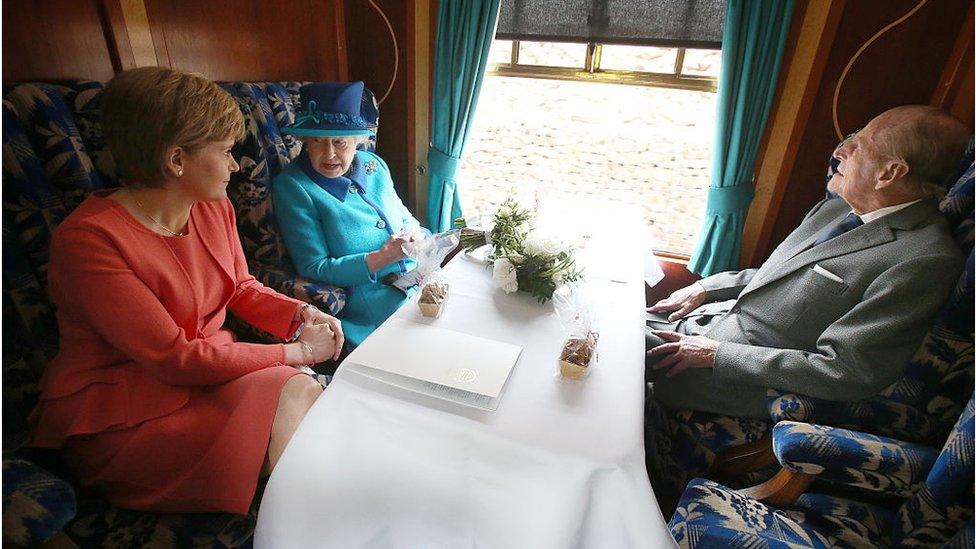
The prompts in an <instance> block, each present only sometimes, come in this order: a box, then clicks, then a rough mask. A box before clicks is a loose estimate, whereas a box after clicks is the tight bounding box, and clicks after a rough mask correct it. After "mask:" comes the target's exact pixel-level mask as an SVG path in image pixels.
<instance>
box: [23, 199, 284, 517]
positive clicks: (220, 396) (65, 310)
mask: <svg viewBox="0 0 976 549" xmlns="http://www.w3.org/2000/svg"><path fill="white" fill-rule="evenodd" d="M188 227H189V230H190V233H191V234H190V235H188V236H186V237H177V238H184V239H195V240H184V241H181V242H177V241H174V240H167V237H162V236H160V235H158V234H156V233H154V232H152V231H150V230H149V229H147V228H146V227H145V226H143V225H142V224H141V223H139V222H138V221H137V220H136V219H135V218H133V217H132V216H131V215H130V214H129V213H128V212H127V211H126V210H125V209H124V208H123V207H122V206H121V205H120V204H118V203H116V202H114V201H113V200H111V199H109V198H103V197H101V196H92V197H90V198H88V199H87V200H86V201H85V202H84V203H83V204H81V206H79V207H78V208H77V210H76V211H75V212H73V213H72V214H71V215H70V216H68V218H67V219H66V220H65V221H64V222H63V223H62V224H61V225H60V226H59V227H58V229H57V230H56V231H55V234H54V238H53V240H52V244H51V263H50V271H49V290H50V294H51V297H52V299H53V301H54V302H55V303H56V304H57V306H58V312H57V315H58V325H59V328H60V332H61V347H60V352H59V353H58V355H57V356H56V357H55V358H54V359H53V360H52V361H51V363H50V364H49V365H48V367H47V369H46V371H45V373H44V376H43V378H42V379H41V383H40V387H41V400H40V402H39V404H38V406H37V408H36V409H35V411H34V414H33V415H32V418H31V419H32V424H33V443H34V445H36V446H42V447H55V448H56V447H62V446H66V445H67V446H68V448H69V453H70V450H71V448H72V447H75V448H78V449H79V452H78V456H75V457H77V458H78V459H80V460H81V461H82V462H84V461H85V459H86V458H85V456H88V457H90V458H91V459H90V460H89V461H91V463H81V464H80V465H79V469H78V470H79V471H80V473H79V474H80V475H81V476H82V477H83V478H82V480H83V481H86V480H87V481H89V482H90V483H92V484H95V485H98V484H99V482H100V479H107V478H111V479H114V480H113V481H112V482H115V481H119V482H129V481H131V480H132V479H130V478H128V477H138V481H139V483H140V484H141V485H146V486H150V485H156V487H157V489H159V490H162V491H165V492H167V493H168V494H169V496H171V495H172V492H173V486H172V482H171V481H175V480H174V479H177V478H179V477H180V475H185V474H186V471H170V472H166V471H162V472H160V473H159V474H160V475H161V478H156V479H153V478H149V479H147V478H145V477H146V475H149V477H154V476H155V475H156V474H157V473H156V472H155V471H154V468H153V467H152V466H151V464H148V465H143V466H142V467H139V470H138V471H127V470H125V468H126V466H123V467H122V470H106V469H105V467H107V466H106V465H105V464H103V463H101V464H96V463H94V461H97V460H96V459H95V458H94V457H92V456H96V455H105V456H107V455H109V454H112V455H114V453H115V452H117V451H118V449H117V448H114V446H115V445H118V444H121V443H122V442H121V439H120V433H121V434H126V433H135V432H136V431H139V430H141V431H140V436H142V437H145V436H146V432H147V430H149V431H150V432H152V430H153V429H158V430H160V432H159V433H158V436H159V437H166V436H170V437H174V436H175V437H177V438H173V440H171V441H170V444H177V445H178V444H179V442H178V441H179V438H178V437H179V433H168V432H167V430H171V429H177V430H179V429H180V428H181V427H173V425H172V424H166V423H165V421H170V423H172V420H171V419H170V420H164V418H167V417H168V416H171V415H174V414H176V415H179V418H180V419H179V425H194V426H195V427H193V428H194V429H198V430H199V429H203V430H207V429H210V430H217V431H218V432H214V433H202V434H203V436H205V437H211V438H213V439H215V440H216V439H217V438H219V437H220V436H221V433H220V432H219V431H220V430H221V429H224V424H225V422H226V421H229V419H228V418H229V417H230V416H231V415H233V414H234V413H237V414H238V415H240V414H241V413H242V411H241V410H235V409H234V408H235V407H236V406H239V405H241V403H239V402H234V399H237V398H239V397H240V395H242V394H248V395H250V396H249V402H248V403H244V405H246V406H251V405H252V403H253V405H254V406H257V407H258V408H259V409H248V410H246V412H247V414H249V415H250V416H251V417H252V419H253V425H254V426H255V429H257V430H258V431H260V432H257V433H248V435H247V437H243V435H241V436H237V437H236V438H237V439H239V438H248V439H249V440H250V439H253V441H254V442H247V443H246V444H247V445H248V447H247V448H245V449H242V448H228V449H227V451H228V452H238V453H240V452H242V451H246V452H248V453H249V454H252V455H249V456H248V458H247V459H246V460H245V461H246V462H247V463H246V464H243V465H241V470H239V471H237V472H236V473H235V474H245V473H246V474H248V475H250V474H251V472H252V471H251V469H254V467H255V463H256V464H257V465H256V466H257V468H258V470H255V471H253V474H254V479H253V480H254V482H250V480H248V482H247V484H249V485H250V486H251V488H250V493H251V494H253V484H254V483H256V480H257V473H258V472H259V469H260V465H261V461H262V460H263V458H264V454H265V452H266V449H267V440H268V436H269V433H270V425H271V420H272V419H273V416H274V412H275V406H276V403H277V397H278V394H279V393H280V389H281V385H282V384H283V383H284V381H285V380H286V379H287V378H288V377H290V375H293V374H294V373H295V370H294V369H292V368H290V367H283V366H282V362H283V361H284V347H283V345H281V344H274V345H260V344H250V343H239V342H236V341H235V338H234V335H233V334H232V333H231V332H230V331H228V330H226V329H224V328H222V325H223V324H224V321H225V319H226V315H227V311H230V312H232V313H233V314H235V315H236V316H238V317H239V318H241V319H242V320H244V321H246V322H248V323H250V324H252V325H254V326H256V327H258V328H260V329H262V330H264V331H266V332H268V333H270V334H272V335H275V336H277V337H280V338H282V339H285V338H287V337H288V336H289V335H290V334H291V333H293V332H294V330H295V328H296V327H297V324H296V323H295V322H294V317H295V312H296V311H297V308H298V307H299V306H300V304H301V302H300V301H297V300H294V299H291V298H288V297H285V296H283V295H281V294H279V293H277V292H275V291H273V290H271V289H269V288H266V287H265V286H263V285H262V284H260V283H259V282H257V281H256V280H255V279H254V277H252V276H251V275H250V274H249V273H248V270H247V264H246V261H245V258H244V255H243V252H242V250H241V245H240V241H239V238H238V235H237V229H236V224H235V221H234V210H233V208H232V207H231V205H230V203H229V201H227V200H224V201H222V202H209V203H206V202H200V203H197V204H196V205H195V206H194V207H193V210H192V212H191V216H190V221H189V225H188ZM176 244H178V245H180V246H189V247H186V248H179V247H178V246H176ZM183 250H189V252H186V251H183ZM193 250H206V253H204V252H203V251H199V252H194V251H193ZM180 251H183V252H182V253H186V254H189V256H188V258H184V259H183V260H182V261H181V260H180V256H179V253H178V252H180ZM208 256H209V257H208ZM188 265H189V267H188ZM217 266H219V268H217ZM269 368H275V370H276V372H277V373H271V372H263V373H262V374H261V375H249V374H252V373H254V372H258V371H260V370H265V369H269ZM248 379H254V380H255V381H254V382H253V383H257V380H258V379H260V380H262V381H261V387H260V392H261V393H262V396H261V397H259V398H258V397H255V396H254V390H253V389H247V390H243V392H242V389H241V387H242V384H243V385H246V384H247V383H248V382H247V381H246V380H248ZM269 379H270V381H269ZM228 385H235V387H236V388H235V389H233V390H228V391H224V392H223V393H222V392H221V391H222V389H223V388H224V386H228ZM265 387H266V389H265ZM264 393H267V394H264ZM230 395H236V396H230ZM214 399H216V400H214ZM228 399H230V401H228ZM203 402H206V403H207V404H200V405H199V406H198V403H203ZM215 409H216V410H221V412H219V413H217V412H213V410H215ZM194 410H201V412H199V413H198V412H195V411H194ZM200 414H204V415H207V417H204V418H201V417H199V416H200ZM221 414H223V415H221ZM211 416H212V417H211ZM154 426H155V427H154ZM100 433H110V436H109V435H106V436H105V437H102V438H101V439H100V438H99V436H98V434H100ZM197 434H198V435H199V434H201V433H197ZM224 435H226V433H225V434H224ZM154 436H155V435H154ZM123 438H124V437H123ZM228 439H230V440H234V439H235V437H233V436H230V437H228ZM108 440H111V441H112V442H111V443H110V446H113V448H103V447H102V446H104V445H105V443H106V442H105V441H108ZM133 440H134V439H133ZM79 441H80V442H79ZM79 444H82V446H83V447H82V446H79ZM93 444H94V446H92V445H93ZM73 445H74V446H73ZM255 445H257V446H260V447H256V448H250V446H255ZM129 446H132V445H131V444H129V445H127V446H126V448H127V450H126V451H127V452H128V451H132V452H134V454H133V455H134V456H137V457H139V460H144V459H150V460H151V459H152V456H151V455H150V456H139V453H140V450H139V448H129ZM164 447H165V446H164ZM154 451H159V450H158V449H156V450H154ZM187 451H190V450H187ZM193 452H209V453H213V449H202V448H200V449H196V450H193ZM177 453H179V452H177ZM69 457H70V456H69ZM124 457H125V456H122V458H124ZM197 457H200V456H197ZM122 458H118V459H115V461H116V462H124V461H125V460H124V459H122ZM113 459H114V458H113ZM180 459H194V456H192V455H190V456H181V457H180ZM93 460H94V461H93ZM139 460H136V462H139ZM217 462H220V459H217V460H215V463H217ZM113 467H115V466H113ZM109 469H111V467H110V468H109ZM115 469H118V467H115ZM200 474H201V475H202V478H206V475H207V471H201V472H200ZM166 475H170V476H172V477H173V479H169V478H163V477H166ZM86 477H87V478H86ZM119 479H121V480H119ZM202 488H203V489H204V491H205V490H206V489H207V487H206V486H204V487H202ZM244 492H247V490H246V489H245V490H244ZM156 495H158V494H156ZM130 496H131V497H130ZM169 496H167V497H169ZM217 496H218V499H222V500H223V499H227V497H230V496H228V495H227V494H217ZM224 496H227V497H224ZM194 497H196V496H194ZM247 497H248V495H247V494H239V495H235V496H233V497H231V499H234V501H235V503H233V504H232V505H230V507H233V509H229V508H228V505H225V504H223V503H221V504H217V505H216V506H208V504H204V505H202V509H204V510H206V509H210V508H213V509H214V510H234V511H237V512H243V511H245V510H246V508H247V505H246V502H244V507H243V509H241V508H240V505H241V501H240V500H241V499H247ZM109 499H113V498H112V497H111V494H109ZM164 499H165V498H164ZM177 499H179V498H177ZM190 499H193V498H190ZM170 500H172V498H170ZM160 501H161V500H160V499H159V498H158V497H154V496H152V495H149V496H147V495H146V494H138V495H136V496H132V495H131V494H130V495H124V494H123V495H121V496H118V497H116V498H115V502H116V503H117V504H120V505H128V506H134V507H144V508H157V509H160V510H169V509H173V510H198V509H196V508H191V509H183V508H180V507H181V504H179V503H177V504H175V507H174V504H172V502H170V503H163V504H160ZM248 501H249V499H248ZM190 507H195V506H194V505H190Z"/></svg>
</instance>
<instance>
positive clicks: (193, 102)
mask: <svg viewBox="0 0 976 549" xmlns="http://www.w3.org/2000/svg"><path fill="white" fill-rule="evenodd" d="M102 128H103V130H104V131H105V137H106V141H107V142H108V147H109V150H110V151H111V152H112V158H113V159H114V160H115V166H116V171H117V175H118V177H119V180H120V181H121V182H122V183H123V184H124V185H126V186H127V187H160V186H162V184H163V182H164V181H165V172H164V166H165V165H166V151H167V150H168V149H170V148H171V147H182V148H183V149H185V150H187V151H188V152H193V151H195V150H197V149H199V148H200V147H203V146H205V145H207V144H208V143H212V142H214V141H218V140H221V139H230V138H233V139H234V140H235V141H238V140H240V139H241V138H242V137H243V136H244V117H243V115H242V114H241V110H240V108H239V107H238V106H237V102H236V101H234V98H233V97H231V96H230V94H229V93H227V92H226V91H224V90H222V89H220V87H219V86H217V84H214V83H213V82H212V81H210V80H207V79H206V78H203V77H202V76H199V75H196V74H189V73H185V72H180V71H177V70H173V69H166V68H162V67H142V68H138V69H132V70H128V71H125V72H122V73H120V74H118V75H116V76H115V78H113V79H112V80H111V81H110V82H109V83H108V85H107V86H106V87H105V92H104V95H103V96H102Z"/></svg>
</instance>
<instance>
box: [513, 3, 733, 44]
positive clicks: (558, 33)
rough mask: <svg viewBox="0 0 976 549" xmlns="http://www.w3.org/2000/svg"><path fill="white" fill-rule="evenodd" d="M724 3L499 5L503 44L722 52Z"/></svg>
mask: <svg viewBox="0 0 976 549" xmlns="http://www.w3.org/2000/svg"><path fill="white" fill-rule="evenodd" d="M725 4H726V0H501V7H500V10H499V14H498V31H497V32H496V34H495V38H498V39H502V40H531V41H540V42H598V43H601V44H624V45H631V46H659V47H675V48H703V49H721V48H722V25H723V23H724V21H725Z"/></svg>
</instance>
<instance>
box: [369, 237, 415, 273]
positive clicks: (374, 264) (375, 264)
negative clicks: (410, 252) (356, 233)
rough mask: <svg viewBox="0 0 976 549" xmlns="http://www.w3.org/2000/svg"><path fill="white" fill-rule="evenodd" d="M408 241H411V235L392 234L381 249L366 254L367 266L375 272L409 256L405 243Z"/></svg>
mask: <svg viewBox="0 0 976 549" xmlns="http://www.w3.org/2000/svg"><path fill="white" fill-rule="evenodd" d="M408 242H410V239H409V237H408V236H406V235H404V234H402V233H397V234H392V235H390V238H388V239H387V240H386V243H385V244H383V246H382V247H381V248H380V249H378V250H376V251H375V252H372V253H369V254H366V266H367V267H369V270H370V272H374V273H375V272H376V271H379V270H380V269H382V268H383V267H386V266H387V265H389V264H390V263H393V262H394V261H399V260H401V259H403V258H404V257H407V254H406V253H404V251H403V245H404V244H406V243H408Z"/></svg>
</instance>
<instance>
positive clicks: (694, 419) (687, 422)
mask: <svg viewBox="0 0 976 549" xmlns="http://www.w3.org/2000/svg"><path fill="white" fill-rule="evenodd" d="M644 402H645V406H646V409H645V411H644V429H645V435H644V445H645V447H644V452H645V455H646V464H647V471H648V476H649V477H650V478H651V483H652V486H653V487H654V495H655V497H656V498H657V500H658V504H659V505H660V507H661V510H662V512H664V513H669V512H670V511H671V510H673V509H674V506H675V505H676V504H677V502H678V498H679V497H680V495H681V492H682V490H684V488H685V485H687V484H688V481H689V480H691V479H692V478H694V477H697V476H703V475H705V474H706V473H707V472H708V470H709V468H710V467H711V466H712V463H713V462H714V461H715V455H716V454H718V453H719V452H720V451H722V450H724V449H726V448H731V447H734V446H741V445H743V444H749V443H752V442H755V441H757V440H759V439H760V438H762V436H763V435H765V434H766V433H767V432H769V428H770V425H771V424H770V423H769V422H767V421H763V420H758V419H750V418H742V417H730V416H721V415H716V414H710V413H708V412H698V411H688V410H684V411H672V410H669V409H667V408H665V407H664V406H662V405H661V404H660V403H658V402H657V400H655V399H654V398H646V399H644ZM773 472H775V471H773ZM767 473H768V472H767V471H763V470H760V471H757V472H755V473H754V474H751V475H748V476H746V477H745V478H742V479H739V481H740V482H741V484H742V485H743V486H745V485H753V484H757V483H758V482H760V481H762V480H765V478H766V477H767V476H768V474H767Z"/></svg>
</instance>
